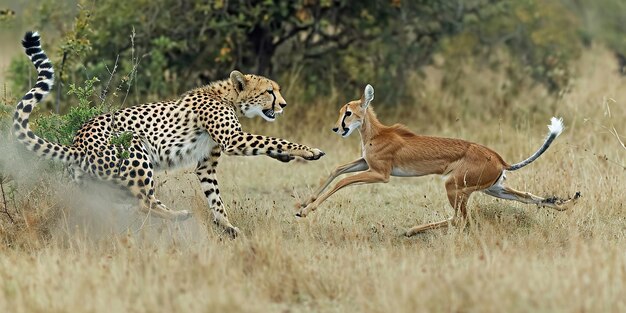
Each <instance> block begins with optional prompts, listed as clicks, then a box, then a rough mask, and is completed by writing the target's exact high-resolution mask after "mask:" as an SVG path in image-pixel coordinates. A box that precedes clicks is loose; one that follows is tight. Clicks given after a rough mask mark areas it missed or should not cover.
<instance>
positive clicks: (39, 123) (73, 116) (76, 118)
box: [35, 77, 105, 145]
mask: <svg viewBox="0 0 626 313" xmlns="http://www.w3.org/2000/svg"><path fill="white" fill-rule="evenodd" d="M98 81H99V80H98V78H96V77H93V78H91V79H88V80H86V81H85V84H84V86H83V87H80V86H78V87H77V86H76V85H74V84H70V86H69V90H68V92H67V93H68V95H74V96H76V98H77V99H78V105H76V106H72V107H70V109H69V112H68V113H67V114H64V115H59V114H54V113H51V114H49V115H43V116H40V117H38V118H36V119H35V124H36V130H35V132H36V133H37V134H38V135H39V136H41V137H43V138H46V139H48V140H50V141H54V142H57V143H60V144H64V145H71V144H72V139H73V138H74V135H75V134H76V131H78V129H80V127H81V126H82V125H83V124H85V122H87V121H88V120H89V119H91V118H93V117H94V116H97V115H100V114H102V113H104V112H105V108H104V106H103V105H92V100H91V99H92V98H93V96H94V92H95V83H97V82H98Z"/></svg>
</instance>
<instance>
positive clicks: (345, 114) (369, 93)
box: [333, 84, 374, 138]
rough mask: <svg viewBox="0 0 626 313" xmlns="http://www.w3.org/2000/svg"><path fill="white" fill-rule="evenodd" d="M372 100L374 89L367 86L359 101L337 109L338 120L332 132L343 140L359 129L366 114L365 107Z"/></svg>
mask: <svg viewBox="0 0 626 313" xmlns="http://www.w3.org/2000/svg"><path fill="white" fill-rule="evenodd" d="M372 100H374V87H372V85H369V84H368V85H367V86H365V91H364V92H363V96H361V99H359V100H354V101H350V102H348V103H347V104H345V105H344V106H342V107H341V109H339V119H338V120H337V123H336V124H335V127H333V132H335V133H337V134H338V135H340V136H341V137H344V138H345V137H348V136H350V134H352V132H353V131H354V130H355V129H358V128H359V127H361V125H363V120H364V119H365V116H366V114H367V107H368V106H369V105H370V102H372Z"/></svg>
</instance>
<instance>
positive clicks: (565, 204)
mask: <svg viewBox="0 0 626 313" xmlns="http://www.w3.org/2000/svg"><path fill="white" fill-rule="evenodd" d="M484 192H485V193H486V194H488V195H490V196H494V197H496V198H501V199H507V200H515V201H519V202H522V203H527V204H536V205H539V206H546V207H549V208H552V209H555V210H557V211H565V210H567V209H569V207H570V204H573V203H575V202H576V201H575V200H576V199H578V198H579V197H580V194H579V193H576V195H575V196H574V197H572V198H570V199H559V198H557V197H551V198H542V197H539V196H536V195H533V194H532V193H530V192H524V191H518V190H515V189H513V188H510V187H508V186H505V185H504V184H502V183H497V184H495V185H493V186H491V187H489V188H487V189H485V190H484Z"/></svg>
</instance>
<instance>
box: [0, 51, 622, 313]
mask: <svg viewBox="0 0 626 313" xmlns="http://www.w3.org/2000/svg"><path fill="white" fill-rule="evenodd" d="M613 68H614V65H613V59H612V57H611V55H610V54H608V53H606V52H604V51H603V50H593V51H591V52H589V53H586V54H585V56H584V57H583V59H582V60H581V62H580V75H581V78H580V79H579V80H578V81H577V83H576V85H575V86H574V87H573V88H572V90H571V91H570V92H569V93H567V94H565V95H564V96H563V97H562V98H561V100H559V101H558V102H556V103H554V102H553V101H548V100H547V99H548V98H547V96H546V95H545V94H544V93H543V92H542V91H541V90H535V89H529V90H528V91H527V92H526V93H525V96H522V97H520V98H519V99H517V100H512V101H510V102H507V101H503V100H506V99H503V97H504V96H503V95H501V94H500V92H499V90H500V89H499V82H500V81H499V78H498V75H497V74H493V73H492V74H490V73H482V72H476V75H478V76H479V79H473V80H471V81H468V82H467V84H468V87H469V88H470V89H472V88H473V89H475V91H474V95H471V94H470V95H469V96H467V97H464V98H458V97H451V96H448V95H446V94H442V93H441V92H440V91H438V88H437V80H436V79H435V78H436V76H437V75H436V73H435V72H434V71H433V72H432V73H430V74H431V76H430V77H433V78H432V80H428V81H426V83H425V84H423V85H422V86H421V87H420V88H419V90H417V89H416V92H418V93H419V97H418V98H420V99H421V100H419V101H418V103H416V104H415V105H413V106H412V107H409V106H402V107H397V108H393V107H392V108H391V109H387V110H385V111H384V112H381V113H380V114H379V117H380V119H381V121H383V122H385V123H388V124H391V123H394V122H396V121H402V122H404V123H406V124H407V125H408V126H409V127H411V128H412V129H414V130H416V131H419V132H423V133H428V134H438V135H445V136H454V137H462V138H466V139H469V140H472V141H476V142H480V143H483V144H485V145H488V146H490V147H492V148H493V149H495V150H496V151H498V152H500V153H501V154H502V156H503V157H504V158H505V159H506V160H508V161H509V162H517V161H519V160H521V159H523V158H525V157H527V156H528V155H530V154H531V153H532V152H534V151H535V150H536V149H537V148H538V147H539V145H540V144H541V142H542V140H543V138H544V136H545V134H546V132H547V128H546V127H545V125H546V124H548V123H549V118H550V117H551V116H552V115H553V114H554V115H558V116H563V118H564V121H565V123H566V130H565V132H564V133H563V134H562V135H561V137H559V138H558V139H557V140H556V141H555V143H554V145H553V146H552V147H551V148H550V149H549V150H548V152H547V153H546V154H544V155H543V156H542V157H541V158H540V159H539V160H538V161H537V162H535V163H533V164H532V165H531V166H528V167H526V168H524V169H523V170H520V171H518V172H514V173H510V175H509V176H508V177H509V184H510V185H511V186H512V187H514V188H517V189H520V190H526V191H530V192H533V193H536V194H538V195H544V196H550V195H558V196H563V197H565V196H568V195H572V194H573V193H574V192H576V191H580V192H581V193H582V195H583V197H582V198H581V199H580V201H579V202H578V203H577V205H576V206H575V207H574V208H573V209H572V210H570V211H566V212H553V211H550V210H549V209H543V208H536V207H534V206H529V205H524V204H520V203H514V202H506V201H501V200H496V199H494V198H491V197H488V196H486V195H482V194H476V195H474V196H473V197H472V200H470V207H471V210H472V216H473V222H472V223H471V225H470V226H469V227H467V228H466V229H465V230H459V229H454V228H453V229H449V230H440V231H432V232H429V233H426V234H423V235H418V236H416V237H413V238H410V239H407V238H404V237H402V236H401V234H402V232H403V231H404V230H406V229H407V228H409V227H411V226H413V225H415V224H419V223H422V222H427V221H435V220H440V219H442V218H444V217H447V216H449V215H450V214H452V212H451V209H450V208H449V207H448V203H447V200H446V197H445V194H444V189H443V184H442V181H441V179H439V178H438V177H424V178H393V179H392V181H391V182H390V183H389V184H385V185H369V186H357V187H349V188H348V189H346V190H343V191H340V192H339V193H337V194H336V195H335V196H333V197H331V198H330V199H329V200H328V201H327V202H326V203H324V204H323V205H322V206H321V207H320V209H319V210H318V211H316V212H315V213H313V214H311V215H310V216H309V217H307V218H306V219H302V220H298V219H296V218H295V217H294V213H295V212H296V210H295V208H294V204H295V203H296V202H297V201H299V200H300V199H304V197H306V196H308V195H309V193H310V192H311V190H312V188H314V187H315V186H316V185H317V183H318V181H319V180H320V179H322V178H323V177H325V175H327V173H328V172H330V170H331V169H332V168H333V167H334V166H336V165H338V164H341V163H343V162H347V161H351V160H353V159H355V158H356V157H357V156H358V155H359V144H358V138H357V137H358V136H354V138H349V139H347V140H343V139H341V138H339V137H338V136H334V135H333V134H332V133H331V132H330V130H329V128H330V127H331V125H332V123H333V122H334V119H335V118H336V116H335V114H336V110H337V109H338V108H339V106H340V104H341V103H344V102H345V101H347V100H349V99H337V98H331V99H329V101H328V102H327V103H319V104H316V105H311V106H307V105H305V104H302V103H298V102H297V94H293V93H292V94H291V95H290V94H287V96H288V98H287V100H288V101H290V103H291V105H290V106H289V107H288V108H287V109H289V110H288V111H289V112H288V113H287V114H286V116H284V117H282V118H281V119H280V120H279V121H278V122H277V123H275V124H272V125H267V124H264V123H262V122H259V121H252V122H250V121H247V122H246V128H247V129H248V130H253V131H256V132H259V133H264V134H267V135H277V136H282V137H286V138H289V139H293V140H297V141H299V142H302V143H305V144H309V145H312V146H316V147H320V148H321V149H323V150H324V151H325V152H327V156H325V157H324V158H323V159H322V160H320V161H316V162H310V163H304V162H292V163H289V164H282V163H280V162H277V161H275V160H271V159H268V158H263V157H256V158H243V157H224V158H222V161H221V164H220V167H219V170H218V174H219V181H220V185H221V189H222V195H223V198H224V201H225V202H226V205H227V208H228V209H229V213H230V218H231V221H232V222H233V223H234V224H235V225H237V226H238V227H240V228H241V230H242V231H243V236H242V237H241V238H239V239H237V240H234V241H233V240H229V239H226V238H224V237H223V236H222V235H221V234H220V233H219V232H218V231H217V230H216V229H215V228H214V227H212V226H209V227H208V228H207V227H205V225H204V224H203V223H202V222H201V220H202V219H201V218H198V219H190V220H188V221H185V222H182V223H178V224H176V223H170V222H163V221H160V220H157V219H146V218H145V216H143V215H141V214H138V213H135V211H134V210H133V209H132V208H129V207H128V206H125V205H119V204H116V203H114V201H111V199H110V198H109V197H107V196H105V195H102V192H100V191H99V189H97V190H98V192H92V193H85V195H84V196H81V194H82V193H83V191H81V190H79V189H78V188H76V187H74V186H72V185H71V184H68V183H66V182H65V180H64V178H62V177H59V175H57V174H47V175H41V172H42V171H44V169H45V168H46V167H47V166H48V165H47V163H45V162H38V161H34V160H31V159H29V158H28V157H22V156H15V154H13V153H5V155H11V157H4V158H3V159H2V160H3V162H7V163H8V162H13V163H12V164H15V165H14V166H13V168H14V170H15V173H14V177H19V178H18V179H19V182H20V184H19V189H18V190H19V193H18V200H16V201H17V202H16V203H17V204H16V205H17V206H18V207H19V208H21V211H20V214H21V216H25V223H26V225H27V227H26V229H28V230H30V231H26V232H22V233H19V236H13V237H11V236H8V235H6V234H8V233H10V232H11V231H12V230H11V229H10V228H7V227H5V226H3V227H4V228H2V230H3V231H4V233H5V235H6V238H9V239H6V243H7V244H6V245H0V311H2V312H79V311H82V312H121V311H125V312H155V311H164V312H167V311H175V312H216V311H228V312H234V311H242V312H346V311H347V312H352V311H367V312H416V311H418V312H433V311H436V312H439V311H441V312H574V311H577V312H623V311H625V310H626V254H625V253H624V247H625V245H626V238H625V235H626V214H625V213H624V209H625V208H624V203H626V193H625V192H624V186H626V172H625V168H624V166H625V165H626V150H624V148H622V146H621V145H620V143H619V141H618V137H616V136H615V135H613V134H612V131H613V127H615V131H616V132H617V133H619V134H620V135H621V138H622V140H623V138H624V133H625V132H626V129H625V128H624V123H623V121H624V118H625V117H626V105H625V103H626V89H624V88H623V87H624V82H625V81H624V79H623V78H620V77H618V76H617V75H616V73H614V70H613ZM374 86H375V84H374ZM376 92H377V93H378V94H382V93H385V92H392V91H388V90H377V91H376ZM357 96H358V95H355V97H357ZM373 105H374V106H375V107H376V105H377V103H376V100H375V101H374V103H373ZM378 105H379V107H380V106H381V104H378ZM461 107H465V108H466V109H459V108H461ZM297 111H306V113H301V112H297ZM305 120H306V122H305ZM5 148H6V150H4V151H10V149H11V148H10V147H3V149H5ZM25 160H26V162H25ZM159 179H160V181H161V185H160V187H159V190H158V192H157V195H158V196H159V197H160V198H161V200H163V202H165V203H166V204H168V205H169V206H170V207H172V208H174V209H187V208H192V209H193V210H194V211H195V212H196V213H197V215H198V216H201V215H202V214H201V213H202V212H203V210H205V206H204V202H203V199H202V194H201V191H200V190H199V187H198V184H197V182H196V180H195V177H194V176H193V175H192V174H190V173H188V172H185V171H182V172H178V173H163V174H161V175H160V176H159ZM41 216H47V218H43V219H42V218H41ZM4 222H5V223H4V224H3V225H7V223H6V220H5V221H4ZM42 229H46V230H47V231H46V232H45V233H43V234H42V232H41V230H42ZM207 229H208V234H207Z"/></svg>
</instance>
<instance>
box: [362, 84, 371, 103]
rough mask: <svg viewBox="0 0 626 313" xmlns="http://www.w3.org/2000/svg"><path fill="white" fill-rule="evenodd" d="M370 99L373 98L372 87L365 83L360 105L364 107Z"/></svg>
mask: <svg viewBox="0 0 626 313" xmlns="http://www.w3.org/2000/svg"><path fill="white" fill-rule="evenodd" d="M372 100H374V87H372V85H370V84H367V86H365V91H363V96H362V97H361V107H362V108H364V109H366V108H367V106H369V105H370V102H372Z"/></svg>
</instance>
